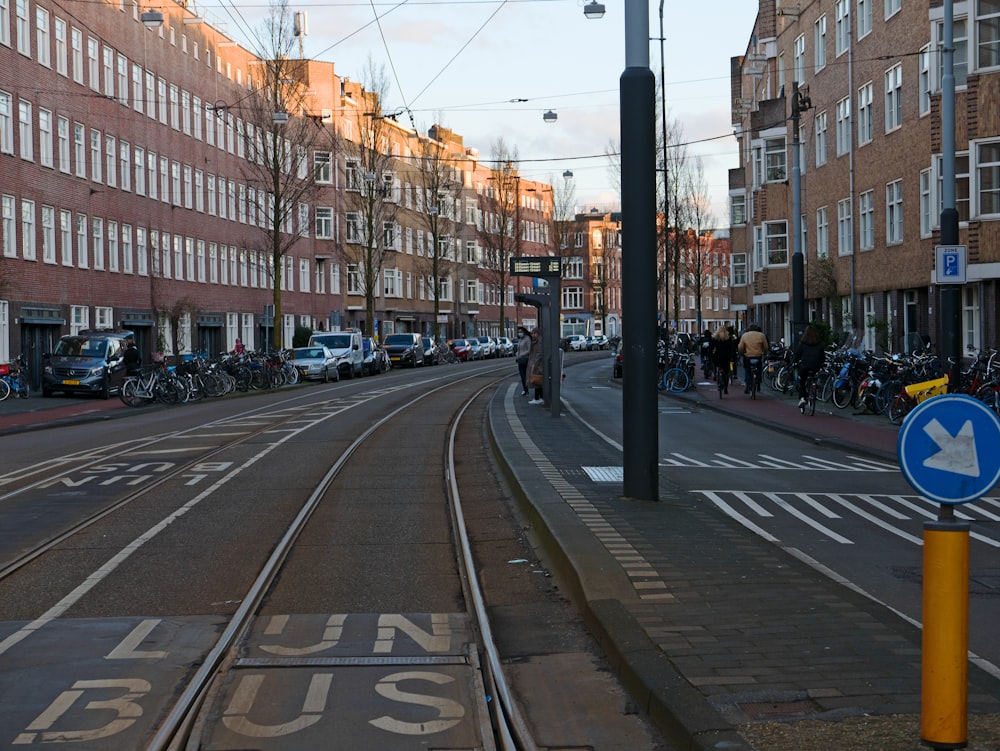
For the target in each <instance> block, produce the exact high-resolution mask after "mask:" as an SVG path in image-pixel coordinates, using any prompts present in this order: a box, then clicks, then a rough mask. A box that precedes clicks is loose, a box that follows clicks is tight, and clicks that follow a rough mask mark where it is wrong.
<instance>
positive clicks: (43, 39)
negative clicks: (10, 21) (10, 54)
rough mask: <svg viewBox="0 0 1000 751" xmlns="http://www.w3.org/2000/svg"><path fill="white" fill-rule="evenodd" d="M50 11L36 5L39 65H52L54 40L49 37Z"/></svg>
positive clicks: (36, 42)
mask: <svg viewBox="0 0 1000 751" xmlns="http://www.w3.org/2000/svg"><path fill="white" fill-rule="evenodd" d="M49 33H50V31H49V12H48V11H47V10H45V9H44V8H39V7H37V6H36V7H35V45H36V46H37V50H36V52H37V53H38V63H39V65H44V66H45V67H46V68H51V67H52V41H51V39H50V38H49Z"/></svg>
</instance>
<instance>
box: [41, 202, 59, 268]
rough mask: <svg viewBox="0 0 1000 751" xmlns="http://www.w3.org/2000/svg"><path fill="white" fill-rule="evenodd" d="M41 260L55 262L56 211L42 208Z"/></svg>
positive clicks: (50, 207) (49, 207) (47, 207)
mask: <svg viewBox="0 0 1000 751" xmlns="http://www.w3.org/2000/svg"><path fill="white" fill-rule="evenodd" d="M42 260H43V261H45V263H55V262H56V210H55V209H54V208H53V207H52V206H42Z"/></svg>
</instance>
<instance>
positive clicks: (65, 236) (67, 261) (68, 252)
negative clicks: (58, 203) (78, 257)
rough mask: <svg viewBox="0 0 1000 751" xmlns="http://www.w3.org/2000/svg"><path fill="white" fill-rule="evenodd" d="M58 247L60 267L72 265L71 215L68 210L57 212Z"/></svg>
mask: <svg viewBox="0 0 1000 751" xmlns="http://www.w3.org/2000/svg"><path fill="white" fill-rule="evenodd" d="M59 246H60V249H61V252H62V265H63V266H72V265H73V214H72V212H71V211H69V210H68V209H62V210H61V211H60V212H59Z"/></svg>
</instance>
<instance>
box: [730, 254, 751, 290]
mask: <svg viewBox="0 0 1000 751" xmlns="http://www.w3.org/2000/svg"><path fill="white" fill-rule="evenodd" d="M730 272H731V274H732V277H733V286H734V287H743V286H745V285H746V283H747V254H746V253H733V256H732V262H731V264H730Z"/></svg>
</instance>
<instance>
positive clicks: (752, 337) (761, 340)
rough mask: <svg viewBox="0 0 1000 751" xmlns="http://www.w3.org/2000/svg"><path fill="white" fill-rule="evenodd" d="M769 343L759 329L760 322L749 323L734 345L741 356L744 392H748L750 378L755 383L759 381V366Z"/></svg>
mask: <svg viewBox="0 0 1000 751" xmlns="http://www.w3.org/2000/svg"><path fill="white" fill-rule="evenodd" d="M769 346H770V345H768V343H767V337H766V336H764V333H763V332H762V331H761V329H760V324H757V323H751V324H750V328H749V329H748V330H747V331H746V333H744V334H743V336H741V337H740V343H739V344H738V345H737V346H736V348H737V350H738V351H739V353H740V355H742V356H743V372H744V374H745V375H744V380H745V383H746V388H744V389H743V393H744V394H749V393H750V379H751V378H755V379H756V380H757V383H760V366H761V363H762V362H763V361H764V354H765V353H766V352H767V349H768V347H769ZM751 360H755V361H756V362H755V363H753V371H752V372H751V362H750V361H751Z"/></svg>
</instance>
